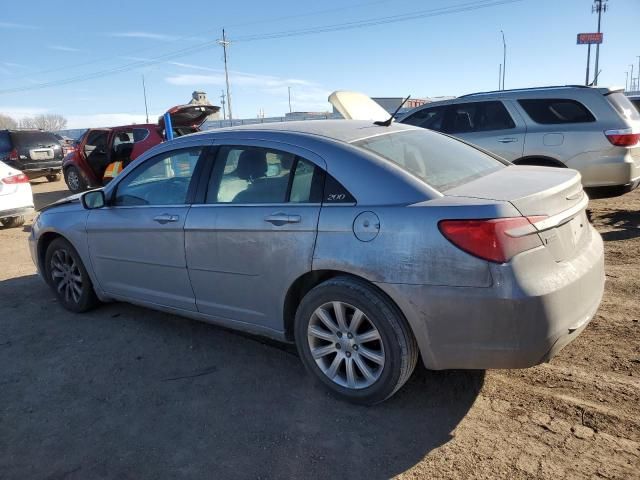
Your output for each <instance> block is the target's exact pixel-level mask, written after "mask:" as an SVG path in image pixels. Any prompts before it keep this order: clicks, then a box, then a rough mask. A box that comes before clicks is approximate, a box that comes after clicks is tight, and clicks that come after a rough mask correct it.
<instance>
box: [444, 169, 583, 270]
mask: <svg viewBox="0 0 640 480" xmlns="http://www.w3.org/2000/svg"><path fill="white" fill-rule="evenodd" d="M444 194H445V195H447V196H456V197H472V198H481V199H488V200H498V201H505V202H509V203H511V204H512V205H513V206H514V207H515V208H516V209H517V210H518V211H519V212H520V213H521V214H522V215H523V216H527V217H536V218H535V219H534V221H533V222H532V223H533V226H534V227H535V229H536V233H537V234H538V235H539V236H540V239H541V240H542V243H543V245H544V246H545V247H546V248H547V249H548V250H549V251H550V253H551V254H552V255H553V257H554V259H555V260H556V261H558V262H561V261H565V260H568V259H570V258H572V257H573V256H574V255H575V254H576V253H577V252H579V250H580V247H581V246H582V245H583V244H585V243H586V242H587V241H588V239H589V236H590V229H589V228H588V225H589V222H588V219H587V216H586V207H587V204H588V201H589V199H588V197H587V195H586V193H585V192H584V190H583V189H582V184H581V182H580V174H579V173H578V172H577V171H575V170H571V169H567V168H551V167H529V166H515V165H514V166H509V167H506V168H503V169H500V170H498V171H496V172H493V173H490V174H489V175H486V176H484V177H481V178H478V179H476V180H473V181H471V182H469V183H466V184H464V185H460V186H458V187H456V188H453V189H451V190H447V191H446V192H444ZM522 234H523V235H526V234H527V232H526V230H523V232H522Z"/></svg>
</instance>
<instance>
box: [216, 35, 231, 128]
mask: <svg viewBox="0 0 640 480" xmlns="http://www.w3.org/2000/svg"><path fill="white" fill-rule="evenodd" d="M230 43H231V42H228V41H227V37H226V36H225V32H224V28H223V29H222V40H218V44H219V45H222V50H223V51H224V78H225V80H226V82H227V106H228V107H229V120H231V122H232V123H233V113H232V112H231V92H230V90H229V70H227V47H228V46H229V44H230Z"/></svg>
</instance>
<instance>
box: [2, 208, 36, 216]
mask: <svg viewBox="0 0 640 480" xmlns="http://www.w3.org/2000/svg"><path fill="white" fill-rule="evenodd" d="M33 212H34V208H33V207H32V206H31V207H20V208H12V209H10V210H0V218H9V217H20V216H22V215H26V214H28V213H33Z"/></svg>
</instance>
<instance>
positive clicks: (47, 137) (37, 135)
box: [11, 130, 60, 148]
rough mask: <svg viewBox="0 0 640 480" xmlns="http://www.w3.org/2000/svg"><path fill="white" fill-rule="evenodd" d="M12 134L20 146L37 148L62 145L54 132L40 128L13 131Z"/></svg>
mask: <svg viewBox="0 0 640 480" xmlns="http://www.w3.org/2000/svg"><path fill="white" fill-rule="evenodd" d="M11 136H12V138H13V141H14V143H15V144H16V146H18V147H24V148H36V147H53V146H56V145H60V143H59V142H58V139H57V138H56V137H55V136H54V135H53V133H49V132H41V131H39V130H33V131H27V130H25V131H16V132H12V133H11Z"/></svg>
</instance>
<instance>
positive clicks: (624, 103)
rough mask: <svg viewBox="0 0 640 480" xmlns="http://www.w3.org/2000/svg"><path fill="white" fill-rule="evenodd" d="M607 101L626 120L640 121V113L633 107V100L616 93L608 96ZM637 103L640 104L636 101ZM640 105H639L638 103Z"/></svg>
mask: <svg viewBox="0 0 640 480" xmlns="http://www.w3.org/2000/svg"><path fill="white" fill-rule="evenodd" d="M606 99H607V100H609V103H610V104H611V105H613V108H615V109H616V111H617V112H618V113H619V114H620V115H622V116H623V117H624V118H626V119H628V120H640V113H638V109H637V108H635V107H634V106H633V103H631V100H629V99H628V98H627V97H626V95H624V94H623V93H622V92H614V93H610V94H609V95H606ZM635 102H640V100H635ZM636 105H639V103H636Z"/></svg>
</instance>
